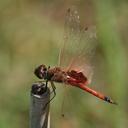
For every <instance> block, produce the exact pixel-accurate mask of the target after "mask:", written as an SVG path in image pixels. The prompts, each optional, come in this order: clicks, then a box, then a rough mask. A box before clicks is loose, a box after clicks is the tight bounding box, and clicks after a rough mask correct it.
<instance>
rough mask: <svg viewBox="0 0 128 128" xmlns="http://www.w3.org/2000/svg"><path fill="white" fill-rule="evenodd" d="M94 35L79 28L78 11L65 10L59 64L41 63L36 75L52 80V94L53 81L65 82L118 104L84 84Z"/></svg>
mask: <svg viewBox="0 0 128 128" xmlns="http://www.w3.org/2000/svg"><path fill="white" fill-rule="evenodd" d="M95 37H96V34H95V32H92V30H91V29H88V28H85V29H82V28H81V26H80V20H79V15H78V12H77V11H76V10H74V9H68V10H67V12H66V18H65V34H64V41H63V43H62V48H61V51H60V56H59V66H57V67H53V68H50V67H46V66H45V65H44V64H42V65H40V66H38V67H37V68H36V69H35V72H34V73H35V75H36V76H37V77H38V78H39V79H43V80H45V82H46V88H47V83H48V82H51V85H52V88H53V91H54V93H55V94H56V92H55V86H54V84H53V82H59V83H64V84H67V85H69V86H70V85H71V86H75V87H78V88H80V89H82V90H84V91H86V92H89V93H90V94H92V95H94V96H96V97H98V98H100V99H102V100H104V101H106V102H108V103H111V104H117V103H116V102H114V101H113V100H112V99H111V98H110V97H108V96H105V95H104V94H102V93H100V92H97V91H95V90H93V89H91V88H89V87H88V86H87V85H88V84H90V83H91V77H92V67H91V66H90V58H91V57H92V53H93V51H94V47H95V43H94V39H95Z"/></svg>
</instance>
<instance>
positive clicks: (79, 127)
mask: <svg viewBox="0 0 128 128" xmlns="http://www.w3.org/2000/svg"><path fill="white" fill-rule="evenodd" d="M72 5H75V6H76V8H77V9H78V12H79V15H80V19H81V25H83V26H91V25H96V27H97V32H98V35H97V36H98V46H97V49H96V53H95V56H94V58H95V60H94V62H95V63H94V65H95V69H94V78H93V83H92V84H93V85H90V86H91V87H93V88H94V89H96V90H99V91H101V92H104V93H105V94H107V95H110V96H111V97H113V99H115V100H116V101H117V102H118V103H119V105H118V106H114V105H110V104H107V103H105V102H102V101H101V100H99V99H97V98H95V97H93V96H91V95H90V94H87V93H84V92H83V91H81V90H79V89H76V88H71V90H72V91H71V92H70V94H71V95H70V96H69V97H70V98H69V97H68V96H67V97H68V98H67V99H68V100H67V103H65V104H67V105H65V109H64V112H65V117H64V118H62V117H61V105H62V99H63V98H62V95H61V94H62V87H61V86H59V85H58V86H57V96H56V98H55V99H54V101H52V103H51V127H52V128H60V127H61V128H70V127H73V128H85V127H86V128H127V127H128V107H127V106H128V99H127V97H128V94H127V93H128V91H127V89H128V86H127V84H128V82H127V75H128V73H127V70H128V68H127V63H128V60H127V54H128V51H127V48H128V44H127V41H128V36H127V33H128V1H127V0H121V1H120V0H70V1H68V0H60V1H59V0H53V1H50V0H4V1H2V0H0V128H23V127H24V128H27V127H29V103H30V99H29V98H30V88H31V85H32V83H33V82H35V81H37V80H38V79H37V78H36V77H35V76H34V75H33V70H34V68H35V67H36V66H37V65H39V64H42V63H44V64H46V65H51V66H53V65H56V64H57V59H58V53H59V43H60V42H61V41H62V39H63V36H62V35H63V30H64V28H63V26H64V18H65V12H66V9H67V8H69V7H71V6H72ZM65 101H66V100H65Z"/></svg>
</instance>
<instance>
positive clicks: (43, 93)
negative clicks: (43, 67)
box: [30, 82, 50, 128]
mask: <svg viewBox="0 0 128 128" xmlns="http://www.w3.org/2000/svg"><path fill="white" fill-rule="evenodd" d="M30 99H31V100H30V128H50V116H49V103H48V102H49V100H50V90H49V88H47V89H46V88H45V84H44V83H41V82H38V83H34V84H33V85H32V89H31V97H30ZM47 103H48V104H47Z"/></svg>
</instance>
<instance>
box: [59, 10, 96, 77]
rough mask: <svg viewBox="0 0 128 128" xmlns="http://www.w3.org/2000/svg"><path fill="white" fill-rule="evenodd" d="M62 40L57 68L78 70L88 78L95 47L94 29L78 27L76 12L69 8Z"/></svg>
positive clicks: (78, 20) (90, 73) (90, 72)
mask: <svg viewBox="0 0 128 128" xmlns="http://www.w3.org/2000/svg"><path fill="white" fill-rule="evenodd" d="M64 29H65V30H64V40H63V43H62V45H61V47H62V48H61V51H60V56H59V66H61V67H63V68H65V69H67V70H71V69H75V70H79V71H82V72H84V73H85V75H86V76H87V77H88V78H89V77H90V78H91V76H92V66H91V64H90V61H91V58H92V56H93V54H94V51H95V47H96V42H95V38H96V33H95V27H91V28H84V29H82V28H81V26H80V19H79V15H78V12H77V11H76V9H74V8H70V9H68V10H67V12H66V17H65V27H64Z"/></svg>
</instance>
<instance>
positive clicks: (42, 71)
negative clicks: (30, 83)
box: [34, 64, 48, 79]
mask: <svg viewBox="0 0 128 128" xmlns="http://www.w3.org/2000/svg"><path fill="white" fill-rule="evenodd" d="M47 70H48V69H47V67H46V66H45V65H43V64H42V65H40V66H38V67H37V68H36V69H35V71H34V74H35V75H36V76H37V77H38V78H39V79H45V78H46V75H47Z"/></svg>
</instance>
